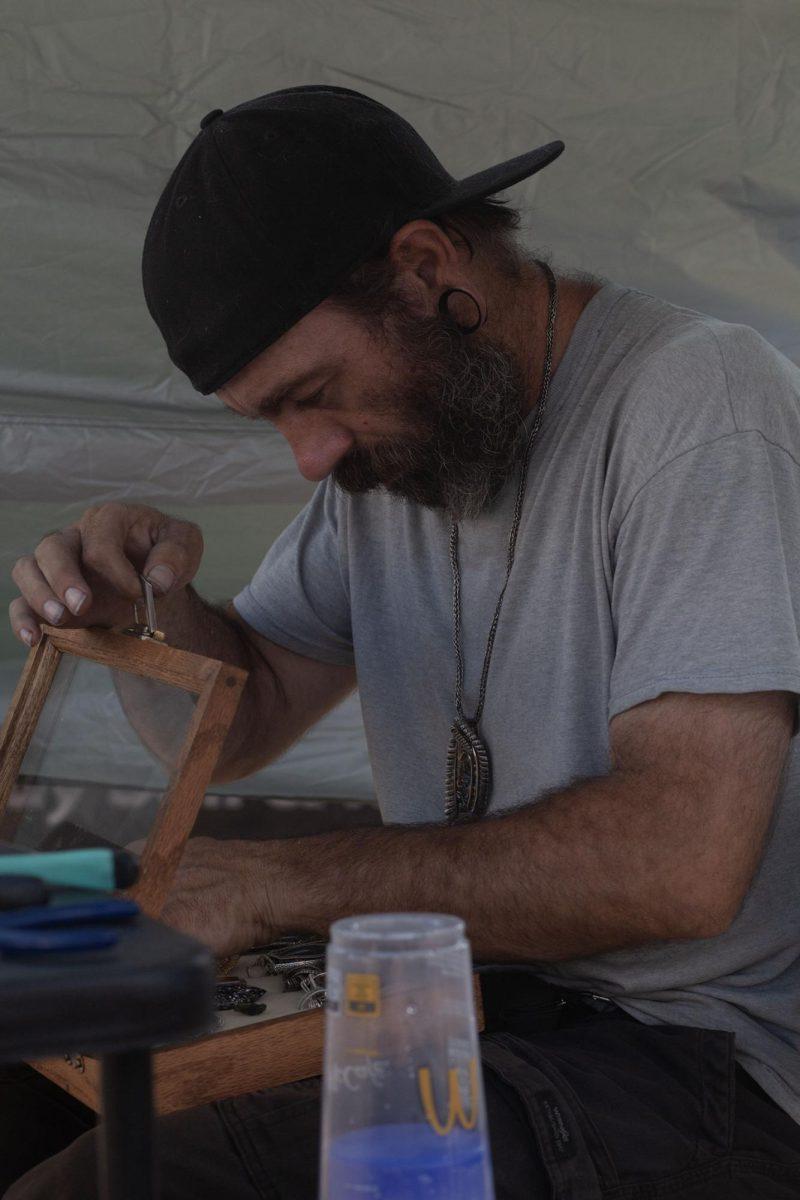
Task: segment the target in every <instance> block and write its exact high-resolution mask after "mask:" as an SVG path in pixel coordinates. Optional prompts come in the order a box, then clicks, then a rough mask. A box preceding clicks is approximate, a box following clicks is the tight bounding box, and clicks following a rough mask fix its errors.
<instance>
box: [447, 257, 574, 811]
mask: <svg viewBox="0 0 800 1200" xmlns="http://www.w3.org/2000/svg"><path fill="white" fill-rule="evenodd" d="M536 263H537V265H538V266H540V267H541V268H542V270H543V271H544V273H545V275H546V276H547V286H548V289H549V293H550V303H549V306H548V313H547V333H546V335H545V357H544V367H543V370H542V384H541V388H540V390H539V400H538V403H537V405H536V412H535V415H534V419H533V424H532V425H531V429H530V433H529V434H528V440H527V443H526V445H525V451H524V453H523V456H522V465H521V468H520V476H519V484H518V485H517V494H516V497H515V500H514V515H513V518H512V521H511V530H510V532H509V535H508V552H507V556H506V575H505V579H504V581H503V586H502V588H501V589H500V595H499V596H498V598H497V604H496V606H495V610H494V616H493V617H492V623H491V626H490V627H489V637H488V640H487V642H486V651H485V653H484V656H483V668H482V670H481V679H480V687H479V690H478V707H477V708H476V710H475V716H474V717H468V716H467V715H466V713H465V712H464V706H463V698H464V652H463V649H462V645H461V572H460V568H459V562H458V524H457V523H456V522H455V521H453V522H451V525H450V546H449V550H450V572H451V575H452V578H453V647H454V649H455V654H456V690H455V706H456V719H455V720H454V721H453V724H452V726H451V728H450V742H449V744H448V747H447V773H446V778H445V796H444V811H445V817H446V819H447V820H448V821H449V822H450V823H453V822H454V821H464V820H474V819H475V818H477V817H482V816H483V815H484V813H485V812H486V810H487V808H488V807H489V799H490V794H491V787H492V767H491V759H490V758H489V751H488V749H487V747H486V743H485V742H484V741H483V740H482V738H481V736H480V733H479V732H478V726H479V724H480V719H481V717H482V715H483V706H484V704H485V702H486V684H487V680H488V678H489V666H490V664H491V661H492V651H493V649H494V639H495V634H496V633H497V626H498V623H499V621H500V610H501V608H502V607H503V599H504V598H505V594H506V588H507V587H508V581H509V578H510V576H511V568H512V567H513V565H514V555H515V553H516V549H517V534H518V533H519V526H520V521H521V520H522V503H523V500H524V499H525V488H526V485H527V482H528V465H529V463H530V455H531V448H532V446H533V443H534V442H535V440H536V435H537V434H538V432H539V429H540V428H541V424H542V417H543V416H544V411H545V407H546V405H547V397H548V393H549V391H550V375H551V370H552V365H553V336H554V333H555V325H556V307H557V298H558V297H557V290H558V289H557V286H556V279H555V276H554V274H553V272H552V271H551V269H550V267H549V266H548V265H547V263H545V262H540V261H539V260H538V259H537V260H536Z"/></svg>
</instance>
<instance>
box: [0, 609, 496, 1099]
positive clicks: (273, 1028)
mask: <svg viewBox="0 0 800 1200" xmlns="http://www.w3.org/2000/svg"><path fill="white" fill-rule="evenodd" d="M137 628H138V629H141V628H142V627H137ZM144 628H145V629H146V630H148V632H147V633H146V634H145V636H141V635H138V636H131V634H130V633H123V632H115V631H109V630H100V629H85V630H71V629H64V630H61V629H55V628H51V627H48V626H45V627H44V635H43V637H42V640H41V641H40V642H39V644H38V645H37V646H36V647H34V648H33V649H32V650H31V652H30V654H29V656H28V659H27V662H26V664H25V667H24V669H23V672H22V675H21V677H20V680H19V683H18V685H17V688H16V691H15V693H14V697H13V699H12V702H11V705H10V708H9V710H8V713H7V715H6V719H5V722H4V725H3V728H2V732H1V733H0V838H5V840H6V841H9V840H10V841H12V842H14V841H15V842H16V843H17V844H21V845H24V847H25V848H26V849H33V850H36V849H43V848H45V847H44V846H43V845H42V839H41V836H40V834H41V828H39V827H37V826H36V825H35V823H33V824H32V825H30V827H28V828H27V833H28V834H30V836H29V837H28V841H27V842H26V841H25V836H24V835H25V831H26V827H25V823H24V820H23V818H24V806H23V807H22V808H21V809H19V810H18V811H17V813H16V814H14V813H11V811H10V809H9V804H10V801H11V799H12V795H13V794H14V791H15V788H16V787H17V784H18V780H19V777H20V772H21V770H22V771H23V775H24V767H25V764H26V762H27V760H28V756H29V754H30V750H31V747H32V746H33V745H34V743H35V741H36V737H37V731H38V730H39V727H40V723H41V722H42V721H43V719H44V722H45V724H47V723H48V721H49V725H50V727H51V729H56V730H57V729H58V726H59V721H60V720H61V719H62V717H63V713H64V710H65V709H67V708H68V707H69V706H68V704H67V698H68V688H67V692H66V698H65V695H64V694H62V695H61V697H60V700H59V698H58V695H59V684H58V680H59V673H60V672H63V671H64V669H65V667H67V668H68V667H74V665H75V663H77V662H81V661H82V662H84V663H89V664H93V665H94V668H95V669H97V668H102V669H103V670H104V671H106V672H111V673H112V675H113V676H114V677H115V683H114V688H113V689H112V690H109V689H108V687H107V686H106V682H107V681H106V680H105V676H102V675H96V674H95V675H94V676H92V677H90V678H89V680H88V692H89V693H90V695H91V694H94V693H96V692H98V691H102V692H103V698H102V703H101V704H100V705H99V717H100V718H101V719H102V717H103V715H104V713H105V712H106V711H107V710H108V709H109V707H110V706H112V702H113V701H114V696H115V694H116V697H117V698H119V697H120V696H122V697H123V698H124V693H125V686H123V685H124V683H125V681H126V680H127V681H128V683H130V680H131V679H133V680H141V681H145V682H146V683H147V685H148V686H150V685H153V686H156V687H161V688H162V689H163V688H166V689H172V690H173V692H176V693H177V694H179V695H188V696H190V697H193V698H194V699H193V704H192V706H191V709H190V710H189V712H188V715H186V714H185V715H186V719H185V720H184V722H183V725H182V726H181V728H180V730H179V732H178V734H177V735H175V736H173V738H172V742H173V747H172V753H171V755H170V759H169V769H168V771H167V778H166V780H165V785H164V789H163V796H162V799H161V801H160V803H159V804H158V807H157V811H156V812H155V817H154V820H153V821H152V824H151V826H150V828H149V830H147V832H146V835H145V836H144V838H143V839H138V840H142V841H143V848H142V850H141V856H140V877H139V881H138V882H137V884H136V885H135V886H134V887H133V888H132V889H131V890H130V894H132V895H133V896H134V897H135V899H136V900H137V901H138V902H139V903H140V905H141V906H142V908H143V909H144V910H145V912H147V913H148V914H149V915H151V916H154V917H157V916H158V915H159V913H160V912H161V909H162V907H163V905H164V902H165V900H166V898H167V895H168V893H169V890H170V885H171V883H172V879H173V876H174V874H175V870H176V868H177V866H178V863H179V862H180V859H181V855H182V854H183V850H184V847H185V845H186V842H187V840H188V838H189V837H190V835H191V832H192V828H193V826H194V823H195V820H196V817H197V813H198V810H199V808H200V805H201V803H202V800H203V795H204V793H205V790H206V788H207V787H208V784H209V782H210V780H211V777H212V774H213V771H214V767H215V765H216V762H217V759H218V757H219V753H220V750H221V748H222V744H223V742H224V740H225V737H226V734H227V732H228V729H229V728H230V725H231V722H232V721H233V718H234V716H235V713H236V708H237V705H238V703H239V699H240V696H241V692H242V688H243V687H244V684H245V681H246V678H247V675H246V672H245V671H242V670H240V669H239V668H237V667H232V666H229V665H228V664H226V663H222V662H219V661H217V660H215V659H210V658H204V657H202V656H200V655H197V654H192V653H189V652H188V651H185V650H178V649H175V648H174V647H171V646H168V645H166V644H165V643H164V642H163V641H159V640H156V638H155V637H154V636H152V635H153V633H154V631H153V630H152V629H149V627H147V626H145V627H144ZM84 683H87V681H84ZM103 688H105V689H106V690H105V691H103ZM62 692H64V689H63V688H62ZM171 695H172V693H170V692H169V691H168V692H167V694H166V702H167V708H169V707H170V705H171V703H172V702H171V700H170V696H171ZM160 698H161V700H164V699H165V696H164V695H163V694H161V697H160ZM140 700H141V701H142V702H143V703H145V704H147V703H149V702H150V700H152V696H151V697H150V699H149V700H148V697H147V696H144V697H143V698H142V697H140ZM120 707H122V708H123V709H124V704H123V703H122V702H120ZM162 707H163V705H162ZM51 710H52V711H51ZM168 715H169V714H168V713H166V714H165V715H164V717H163V720H162V721H161V722H160V724H162V725H164V726H166V724H168V721H167V717H168ZM91 736H92V737H93V738H95V739H97V740H102V739H103V738H104V733H103V730H102V728H95V727H94V726H91ZM40 740H41V739H40ZM75 740H76V735H75V734H72V733H71V732H70V731H69V730H67V733H66V734H65V735H64V736H63V737H62V741H66V742H67V750H69V748H70V746H71V744H72V742H74V741H75ZM46 741H47V737H46V736H45V737H44V742H46ZM102 744H103V745H105V744H106V743H105V742H104V741H103V742H102ZM40 749H42V748H41V747H40ZM46 749H47V747H46V745H45V746H44V749H43V750H42V752H43V753H44V751H46ZM108 754H109V755H112V756H113V745H112V744H111V742H110V741H109V743H108ZM101 815H102V814H101ZM94 818H95V824H94V825H92V824H91V822H89V821H86V822H85V827H84V826H82V827H81V829H80V833H81V834H82V835H84V840H83V844H84V845H87V844H98V841H94V842H93V841H92V839H93V837H98V838H99V837H100V835H99V834H97V828H98V824H97V813H95V814H94ZM40 824H41V823H40ZM112 827H113V822H112ZM104 828H105V832H106V834H108V825H106V826H105V827H104ZM20 830H22V833H20ZM31 831H32V832H31ZM108 841H109V839H108V837H107V836H106V837H102V839H101V841H100V843H99V844H108ZM118 844H125V840H124V839H123V840H122V842H121V843H118ZM50 848H55V847H50ZM253 963H254V958H253V956H251V957H249V958H248V957H247V956H245V957H244V958H243V959H242V960H241V963H240V969H246V968H247V967H250V968H251V970H252V966H253ZM248 982H250V983H253V984H255V985H257V986H260V987H263V988H265V989H266V991H267V995H266V996H265V997H264V999H265V1000H266V1003H267V1010H266V1012H265V1013H264V1014H262V1015H259V1016H245V1015H243V1014H239V1013H236V1012H222V1013H220V1014H218V1024H219V1028H218V1029H217V1030H216V1031H215V1032H213V1033H211V1034H209V1035H208V1036H206V1037H203V1038H199V1039H196V1040H194V1041H192V1042H190V1043H187V1044H185V1045H182V1046H177V1047H170V1048H166V1049H164V1050H161V1051H157V1052H156V1054H155V1055H154V1075H155V1099H156V1106H157V1108H158V1111H160V1112H173V1111H175V1110H178V1109H182V1108H189V1107H192V1106H194V1105H198V1104H205V1103H209V1102H211V1101H213V1100H220V1099H224V1098H226V1097H230V1096H237V1095H242V1094H243V1093H245V1092H249V1091H255V1090H258V1089H260V1088H264V1087H270V1086H275V1085H277V1084H281V1083H287V1082H290V1081H292V1080H296V1079H306V1078H309V1077H311V1076H313V1075H318V1074H320V1073H321V1071H322V1055H323V1036H324V1013H323V1011H322V1010H320V1009H315V1010H312V1011H300V1005H301V1004H302V1003H303V1001H304V994H303V993H302V992H284V991H282V990H281V988H282V982H281V980H280V979H279V978H276V977H274V976H252V975H251V977H250V978H249V979H248ZM475 992H476V1005H477V1013H478V1023H479V1027H480V1025H481V1015H482V1014H481V1005H480V990H479V987H478V986H477V981H476V988H475ZM32 1065H33V1066H35V1067H36V1069H37V1070H38V1071H40V1072H41V1073H42V1074H43V1075H46V1076H47V1077H48V1078H49V1079H51V1080H52V1081H53V1082H54V1083H56V1084H58V1085H59V1086H60V1087H62V1088H64V1090H65V1091H67V1092H69V1093H70V1094H71V1095H74V1096H75V1097H77V1099H79V1100H81V1101H82V1102H83V1103H84V1104H87V1105H89V1107H90V1108H93V1109H95V1110H96V1111H98V1112H99V1111H100V1071H99V1062H98V1061H97V1060H96V1059H92V1058H89V1057H84V1056H83V1055H81V1053H80V1047H75V1048H74V1052H73V1053H72V1054H68V1055H65V1056H63V1057H62V1058H59V1059H48V1060H46V1061H37V1062H35V1063H33V1064H32Z"/></svg>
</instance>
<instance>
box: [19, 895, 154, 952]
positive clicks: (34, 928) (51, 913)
mask: <svg viewBox="0 0 800 1200" xmlns="http://www.w3.org/2000/svg"><path fill="white" fill-rule="evenodd" d="M138 915H139V906H138V904H134V903H133V901H132V900H116V899H114V898H113V897H109V898H108V899H104V900H89V901H82V902H80V903H78V904H52V905H51V904H44V905H37V906H35V907H31V908H19V909H14V910H12V911H10V912H4V913H0V952H2V953H3V954H46V953H54V952H56V953H57V952H64V951H66V952H70V951H77V950H104V949H106V948H107V947H108V946H114V945H116V943H117V942H118V941H119V931H118V930H116V929H114V928H106V926H109V925H112V924H118V923H119V922H124V921H130V920H131V919H132V918H133V917H136V916H138Z"/></svg>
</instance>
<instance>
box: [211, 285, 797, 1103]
mask: <svg viewBox="0 0 800 1200" xmlns="http://www.w3.org/2000/svg"><path fill="white" fill-rule="evenodd" d="M799 483H800V370H799V369H798V368H797V367H795V366H794V365H793V364H792V363H791V362H789V361H788V360H787V359H786V358H784V357H783V356H782V355H781V354H780V353H779V352H778V351H777V350H775V349H774V348H773V347H772V346H770V344H769V343H768V342H767V341H765V339H764V338H763V337H761V336H760V335H759V334H758V333H756V332H755V331H754V330H753V329H750V328H748V327H746V326H741V325H732V324H727V323H725V322H722V321H719V320H716V319H714V318H711V317H708V316H705V315H703V314H701V313H697V312H694V311H692V310H690V309H686V308H679V307H676V306H674V305H671V304H668V303H666V302H665V301H662V300H659V299H657V298H656V297H653V296H650V295H647V294H645V293H642V292H639V291H636V290H634V289H631V288H623V287H619V286H618V285H616V284H614V283H612V282H606V283H605V284H604V286H603V287H602V288H601V290H600V291H599V292H598V293H597V294H596V295H595V296H594V297H593V298H592V300H591V301H590V302H589V304H588V305H587V307H586V308H585V309H584V311H583V313H582V314H581V316H580V318H579V320H578V323H577V325H576V327H575V329H574V332H573V335H572V338H571V340H570V343H569V345H568V347H567V350H566V353H565V355H564V357H563V359H562V361H561V363H560V365H559V367H558V370H557V372H556V374H555V376H554V378H553V383H552V388H551V393H550V402H549V406H548V409H547V413H546V416H545V419H544V422H543V426H542V430H541V433H540V436H539V439H538V441H537V443H536V445H535V447H534V450H533V453H532V458H531V466H530V474H529V480H528V490H527V494H526V497H525V505H524V512H523V516H522V523H521V526H520V531H519V541H518V546H517V557H516V563H515V566H514V570H513V573H512V576H511V581H510V584H509V587H508V592H507V594H506V600H505V605H504V608H503V613H502V617H501V620H500V626H499V630H498V633H497V640H496V643H495V650H494V658H493V661H492V667H491V672H490V676H489V687H488V698H487V702H486V709H485V713H484V718H483V721H482V732H483V735H484V737H485V740H486V742H487V743H488V746H489V748H490V751H491V755H492V762H493V771H494V786H493V805H492V806H493V809H494V810H495V811H497V810H501V809H504V808H513V807H515V806H516V805H520V804H524V803H526V802H530V801H531V800H535V798H536V797H537V796H539V795H541V794H542V793H543V792H544V791H546V790H548V789H552V788H558V787H560V786H564V785H566V784H568V783H569V782H570V781H572V780H574V779H576V778H578V777H581V776H592V775H602V774H605V773H607V772H608V770H609V765H610V762H609V737H608V723H609V719H610V718H611V717H613V716H614V714H616V713H619V712H622V711H624V710H625V709H628V708H631V707H632V706H633V705H636V704H640V703H641V702H642V701H645V700H650V699H652V698H654V697H656V696H658V695H659V694H660V693H663V692H667V691H677V692H753V691H765V690H772V689H782V690H787V691H791V692H795V693H800V639H799V638H798V621H799V619H800V503H799V502H798V501H799V500H800V494H799V493H798V484H799ZM513 491H514V488H513V486H511V485H509V486H507V487H506V488H505V490H504V491H503V493H502V494H501V496H500V497H499V499H498V501H497V502H496V504H495V505H494V506H493V507H492V509H491V510H490V511H488V512H487V513H485V514H484V515H482V516H481V517H479V518H478V519H476V520H474V521H469V522H465V523H464V525H463V526H462V534H461V543H460V552H461V569H462V580H463V587H462V595H463V609H464V644H465V653H466V687H465V708H466V709H467V711H470V710H471V709H472V708H473V706H474V703H475V698H476V689H477V681H478V678H479V674H480V668H481V663H482V659H483V652H484V647H485V644H486V636H487V633H488V628H489V623H490V620H491V614H492V611H493V609H494V605H495V602H496V600H497V594H498V590H499V588H500V585H501V582H502V578H503V569H504V561H505V556H506V543H507V537H508V530H509V523H510V520H511V504H512V497H513ZM447 539H448V523H447V520H446V519H445V517H444V516H443V515H442V514H441V513H435V512H431V511H427V510H425V509H423V508H421V507H418V506H415V505H411V504H407V503H405V502H402V501H399V500H396V499H392V498H390V497H388V496H386V495H383V494H374V495H369V496H362V497H347V496H345V495H343V494H341V493H340V492H339V491H338V489H337V488H335V487H334V486H333V485H332V484H331V483H330V481H326V482H324V483H322V484H321V485H320V486H319V488H318V489H317V491H316V493H315V495H314V498H313V499H312V500H311V502H310V504H309V505H308V507H307V508H306V509H305V510H304V511H303V512H302V513H301V514H300V515H299V516H298V517H297V519H296V520H295V521H294V522H293V523H292V524H291V525H290V526H289V528H288V529H287V530H286V531H285V532H284V533H283V535H282V536H281V537H280V538H279V539H278V541H277V542H276V543H275V545H274V546H273V547H272V549H271V550H270V551H269V553H268V554H267V556H266V559H265V560H264V563H263V564H262V565H261V567H260V568H259V569H258V571H257V572H256V575H255V577H254V579H253V581H252V583H251V584H250V585H249V586H248V587H247V588H245V589H244V591H243V592H242V593H241V594H240V595H239V596H238V597H237V598H236V602H235V603H236V607H237V609H238V611H239V612H240V613H241V615H242V616H243V617H244V619H245V620H246V621H248V622H249V624H250V625H252V626H253V628H254V629H256V630H258V631H259V632H260V633H262V634H264V635H265V636H266V637H268V638H270V639H272V640H273V641H275V642H278V643H280V644H281V645H283V646H287V647H289V648H290V649H292V650H295V651H297V652H298V653H300V654H303V655H307V656H309V657H311V658H317V659H320V660H322V661H324V662H332V663H355V665H356V668H357V673H358V685H359V690H360V694H361V703H362V707H363V713H364V724H365V727H366V733H367V740H368V745H369V752H370V758H371V762H372V767H373V772H374V778H375V785H376V789H377V795H378V798H379V801H380V806H381V811H382V813H383V817H384V819H385V820H386V821H390V822H422V821H439V820H441V819H442V815H443V782H444V768H445V756H446V748H447V741H448V732H449V727H450V722H451V720H452V718H453V686H454V673H455V666H454V658H453V644H452V600H451V583H450V572H449V567H448V556H447ZM792 746H793V749H792V755H791V762H790V767H789V770H788V773H787V777H786V782H785V786H784V788H783V792H782V795H781V798H780V803H779V808H778V812H777V817H776V821H775V823H774V826H773V830H772V834H771V837H770V840H769V844H768V848H767V851H766V855H765V858H764V861H763V863H762V865H761V866H760V868H759V871H758V873H757V876H756V879H755V881H754V883H753V885H752V887H751V889H750V892H749V895H748V896H747V899H746V902H745V904H744V906H743V908H742V911H741V913H740V914H739V916H738V917H737V919H736V920H735V922H734V924H733V925H732V927H731V928H730V930H729V931H728V932H727V933H724V934H722V935H721V936H719V937H715V938H709V939H705V940H700V941H693V942H661V943H658V944H653V945H648V946H645V947H642V948H638V949H628V950H619V951H615V952H612V953H606V954H598V955H594V956H592V957H589V958H582V959H580V960H570V961H566V962H561V963H557V964H552V963H548V964H543V965H542V968H541V973H542V974H543V975H544V976H545V977H546V978H548V979H550V980H552V981H554V982H556V983H561V984H564V985H566V986H568V987H570V988H577V989H581V990H589V991H593V992H597V993H600V994H601V995H604V996H611V997H614V998H615V999H616V1000H618V1002H619V1003H620V1004H621V1006H622V1007H623V1008H624V1009H626V1010H628V1011H629V1012H631V1013H632V1014H634V1015H635V1016H636V1017H638V1018H640V1019H641V1020H643V1021H645V1022H654V1023H677V1024H688V1025H697V1026H703V1027H707V1028H721V1029H729V1030H732V1031H733V1032H734V1033H735V1034H736V1037H737V1046H738V1056H739V1058H740V1060H741V1062H742V1063H743V1065H744V1066H745V1067H746V1069H747V1070H748V1071H749V1072H750V1073H751V1074H752V1075H753V1076H754V1077H755V1078H756V1079H757V1080H758V1082H759V1083H760V1084H761V1086H762V1087H763V1088H764V1089H765V1090H766V1091H767V1092H768V1093H770V1094H771V1095H772V1096H773V1097H774V1098H775V1099H776V1100H777V1101H778V1103H779V1104H781V1105H782V1106H783V1107H784V1108H785V1109H786V1110H787V1111H788V1112H790V1113H791V1114H792V1116H793V1117H794V1118H795V1119H796V1120H800V1056H799V1055H798V1051H800V853H799V852H798V850H799V845H800V843H799V838H798V835H799V834H800V788H799V786H798V785H799V784H800V779H799V778H798V776H799V775H800V748H799V747H800V739H797V738H795V740H794V741H793V743H792ZM535 866H536V864H535V863H533V864H532V869H533V870H535Z"/></svg>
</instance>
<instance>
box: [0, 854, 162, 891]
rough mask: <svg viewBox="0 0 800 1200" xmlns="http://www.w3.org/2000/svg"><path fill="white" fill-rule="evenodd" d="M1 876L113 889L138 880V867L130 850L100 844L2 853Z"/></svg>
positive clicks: (101, 889) (103, 889)
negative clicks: (63, 848) (24, 876)
mask: <svg viewBox="0 0 800 1200" xmlns="http://www.w3.org/2000/svg"><path fill="white" fill-rule="evenodd" d="M0 875H34V876H36V877H37V878H38V879H41V880H42V881H43V882H44V883H46V884H49V885H50V886H51V887H65V888H66V887H77V888H87V889H89V890H91V891H102V892H112V891H114V889H115V888H126V887H130V886H131V884H132V883H135V882H136V880H137V878H138V875H139V868H138V867H137V865H136V859H135V858H134V857H133V855H131V854H129V853H128V852H127V850H109V849H108V848H107V847H105V846H97V847H93V848H90V849H87V850H50V851H45V852H43V853H40V854H0Z"/></svg>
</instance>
